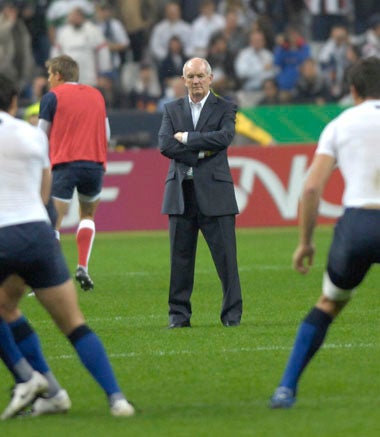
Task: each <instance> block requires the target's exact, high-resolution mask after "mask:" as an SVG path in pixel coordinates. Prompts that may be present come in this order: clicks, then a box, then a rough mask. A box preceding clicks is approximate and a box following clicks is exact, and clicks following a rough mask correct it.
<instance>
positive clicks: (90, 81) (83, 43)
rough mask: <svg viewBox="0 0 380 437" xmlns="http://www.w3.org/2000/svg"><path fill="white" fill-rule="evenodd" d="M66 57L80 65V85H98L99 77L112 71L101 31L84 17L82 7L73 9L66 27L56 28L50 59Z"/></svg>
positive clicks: (109, 56)
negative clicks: (60, 56) (63, 55)
mask: <svg viewBox="0 0 380 437" xmlns="http://www.w3.org/2000/svg"><path fill="white" fill-rule="evenodd" d="M61 54H66V55H68V56H70V57H72V58H73V59H74V60H75V61H77V62H78V64H79V71H80V76H79V82H81V83H82V84H86V85H91V86H97V85H98V77H99V75H100V74H104V73H110V72H111V71H112V64H111V53H110V50H109V48H108V46H107V42H106V39H105V38H104V36H103V33H102V31H101V30H100V29H99V28H98V27H97V26H96V25H95V24H94V23H92V22H91V21H90V20H88V19H87V18H86V15H85V13H84V11H83V10H82V9H81V8H75V9H73V10H72V11H71V12H70V13H69V16H68V18H67V24H65V25H63V26H62V27H61V28H59V29H58V32H57V37H56V42H55V44H54V46H53V49H52V57H56V56H59V55H61Z"/></svg>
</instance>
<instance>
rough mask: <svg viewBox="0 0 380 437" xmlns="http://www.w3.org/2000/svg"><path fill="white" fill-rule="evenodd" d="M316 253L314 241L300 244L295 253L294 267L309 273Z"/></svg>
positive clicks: (303, 272) (301, 271)
mask: <svg viewBox="0 0 380 437" xmlns="http://www.w3.org/2000/svg"><path fill="white" fill-rule="evenodd" d="M314 254H315V247H314V245H313V244H312V243H310V244H309V245H307V246H304V245H301V244H300V245H299V246H298V247H297V249H296V250H295V251H294V254H293V268H294V269H295V270H297V271H298V272H300V273H302V274H306V273H308V271H309V269H310V267H311V266H312V265H313V259H314ZM305 262H306V265H305Z"/></svg>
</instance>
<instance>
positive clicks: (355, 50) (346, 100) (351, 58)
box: [339, 44, 361, 105]
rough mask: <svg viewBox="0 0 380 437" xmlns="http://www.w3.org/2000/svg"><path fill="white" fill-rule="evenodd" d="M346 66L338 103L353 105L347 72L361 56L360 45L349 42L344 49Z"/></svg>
mask: <svg viewBox="0 0 380 437" xmlns="http://www.w3.org/2000/svg"><path fill="white" fill-rule="evenodd" d="M346 58H347V66H346V69H345V71H344V75H343V85H342V95H341V96H340V99H339V104H340V105H353V104H354V101H353V98H352V95H351V91H350V84H349V73H350V70H351V68H352V67H353V65H354V64H355V63H356V62H357V61H358V60H359V59H360V58H361V51H360V47H359V46H357V45H354V44H350V45H349V46H348V47H347V50H346Z"/></svg>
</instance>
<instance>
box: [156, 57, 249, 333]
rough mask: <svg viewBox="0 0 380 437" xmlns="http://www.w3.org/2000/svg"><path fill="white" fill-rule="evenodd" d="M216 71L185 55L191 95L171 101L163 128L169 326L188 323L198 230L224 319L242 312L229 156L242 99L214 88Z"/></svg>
mask: <svg viewBox="0 0 380 437" xmlns="http://www.w3.org/2000/svg"><path fill="white" fill-rule="evenodd" d="M212 79H213V74H212V70H211V67H210V64H209V63H208V62H207V61H206V60H205V59H202V58H193V59H190V60H189V61H187V62H186V63H185V65H184V67H183V80H184V83H185V86H186V88H187V90H188V95H187V96H186V97H185V98H181V99H178V100H175V101H173V102H170V103H167V104H166V105H165V107H164V114H163V119H162V124H161V128H160V132H159V146H160V151H161V153H162V154H163V155H165V156H166V157H168V158H170V159H171V162H170V168H169V172H168V176H167V179H166V184H165V194H164V201H163V207H162V213H163V214H168V215H169V234H170V261H171V273H170V289H169V327H170V328H182V327H190V318H191V303H190V298H191V293H192V291H193V284H194V268H195V254H196V247H197V238H198V231H199V230H201V231H202V234H203V235H204V237H205V240H206V242H207V244H208V246H209V248H210V251H211V254H212V257H213V260H214V263H215V266H216V269H217V272H218V275H219V278H220V280H221V282H222V285H223V303H222V310H221V316H220V317H221V321H222V323H223V324H224V325H225V326H238V325H239V324H240V319H241V314H242V297H241V289H240V280H239V274H238V268H237V260H236V236H235V215H236V214H237V213H238V212H239V211H238V207H237V203H236V199H235V192H234V185H233V180H232V177H231V172H230V168H229V165H228V160H227V147H228V146H229V145H230V143H231V141H232V139H233V137H234V133H235V115H236V106H235V105H234V104H233V103H230V102H227V101H225V100H224V99H221V98H219V97H217V96H215V95H214V94H213V93H212V92H210V85H211V82H212Z"/></svg>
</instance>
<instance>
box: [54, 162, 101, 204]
mask: <svg viewBox="0 0 380 437" xmlns="http://www.w3.org/2000/svg"><path fill="white" fill-rule="evenodd" d="M103 176H104V167H103V165H102V164H101V163H99V162H92V161H74V162H67V163H64V164H57V165H55V166H54V167H53V185H52V190H51V195H52V196H53V197H56V198H57V199H62V200H68V201H69V200H71V199H72V198H73V194H74V189H75V188H76V189H77V191H78V194H79V197H80V196H82V197H83V196H84V197H88V198H90V199H91V198H96V197H97V196H100V192H101V190H102V186H103Z"/></svg>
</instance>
